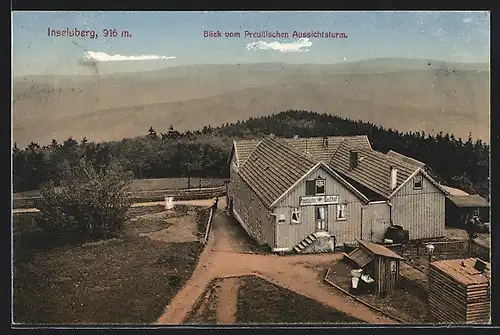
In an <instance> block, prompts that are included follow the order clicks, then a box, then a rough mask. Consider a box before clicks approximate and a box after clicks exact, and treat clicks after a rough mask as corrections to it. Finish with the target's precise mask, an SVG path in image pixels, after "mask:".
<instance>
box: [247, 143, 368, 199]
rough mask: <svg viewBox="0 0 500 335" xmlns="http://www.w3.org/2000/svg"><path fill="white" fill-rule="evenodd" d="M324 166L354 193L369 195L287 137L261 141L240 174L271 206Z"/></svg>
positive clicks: (359, 195) (363, 196)
mask: <svg viewBox="0 0 500 335" xmlns="http://www.w3.org/2000/svg"><path fill="white" fill-rule="evenodd" d="M319 167H323V168H324V169H325V171H327V172H328V173H329V174H330V175H331V176H332V177H334V178H335V179H337V180H338V181H339V182H340V183H341V184H343V185H344V186H345V187H346V188H347V189H349V190H350V191H351V192H353V194H355V195H356V196H358V197H359V198H361V199H362V200H363V201H365V202H368V198H367V197H366V196H365V195H363V194H362V193H361V192H359V191H358V190H357V189H356V188H355V187H353V186H352V185H350V184H349V183H348V182H347V181H346V180H345V179H343V178H342V176H340V175H339V174H338V173H337V172H336V171H334V170H333V169H331V168H330V167H329V166H328V165H326V164H325V163H323V162H321V161H320V162H315V161H314V160H313V159H312V158H311V157H309V156H306V155H304V154H302V153H301V152H299V151H298V150H296V149H295V148H293V147H292V146H290V145H289V144H288V143H287V142H286V141H285V140H283V139H279V138H276V137H274V136H268V137H266V138H264V139H263V140H262V141H260V142H259V143H258V144H257V146H256V147H255V149H254V150H253V151H252V152H251V153H250V155H249V156H248V158H247V159H246V160H245V162H244V163H243V164H242V165H241V166H240V168H239V170H238V173H239V175H240V176H241V178H242V179H243V180H244V181H245V182H246V183H247V184H248V186H249V187H250V188H251V189H252V190H253V191H254V192H255V194H256V195H257V196H258V197H259V198H260V199H261V201H262V203H263V204H264V205H265V206H266V207H267V208H270V207H272V206H274V205H275V204H276V203H277V202H278V201H279V200H280V199H282V198H283V197H284V196H285V195H286V194H287V193H288V192H289V191H290V190H291V189H293V187H294V186H295V185H297V184H298V183H299V182H300V181H301V180H302V179H303V178H305V177H306V176H307V174H308V173H310V172H312V171H314V170H315V169H316V168H319Z"/></svg>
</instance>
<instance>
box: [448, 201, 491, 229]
mask: <svg viewBox="0 0 500 335" xmlns="http://www.w3.org/2000/svg"><path fill="white" fill-rule="evenodd" d="M455 194H458V193H454V194H453V195H448V196H447V197H446V205H445V207H446V219H445V220H446V225H447V226H452V227H453V226H455V227H456V226H463V225H464V224H466V223H467V221H468V220H469V219H471V218H472V217H477V218H478V219H479V220H480V222H483V223H484V222H490V203H489V202H488V200H486V199H484V198H483V197H481V196H480V195H478V194H474V195H469V194H467V193H465V194H460V195H455Z"/></svg>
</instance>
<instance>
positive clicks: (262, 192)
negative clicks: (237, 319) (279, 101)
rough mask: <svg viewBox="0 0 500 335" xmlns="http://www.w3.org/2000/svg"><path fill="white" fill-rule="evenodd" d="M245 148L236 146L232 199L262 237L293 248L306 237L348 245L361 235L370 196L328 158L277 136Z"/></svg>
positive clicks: (231, 206)
mask: <svg viewBox="0 0 500 335" xmlns="http://www.w3.org/2000/svg"><path fill="white" fill-rule="evenodd" d="M248 143H249V142H246V143H244V144H245V145H248ZM243 148H245V146H239V145H238V144H236V145H235V147H233V155H232V158H231V180H230V186H229V192H228V204H229V209H230V211H231V212H232V213H233V214H234V216H235V218H236V219H237V220H238V221H239V222H240V224H241V225H242V226H243V228H245V230H246V231H247V232H248V233H249V235H250V236H252V237H253V238H255V240H256V241H257V242H259V243H260V244H267V245H269V246H270V247H271V248H272V249H273V250H274V251H289V250H291V249H292V248H293V247H295V246H298V245H299V244H300V243H302V242H306V239H308V240H307V241H311V243H312V241H313V240H316V239H317V238H318V237H322V238H333V239H334V241H333V245H342V244H343V243H344V242H348V241H354V238H355V237H358V236H360V229H361V224H360V223H361V221H360V220H361V216H360V214H361V207H362V206H363V205H364V204H367V203H368V199H367V198H366V197H365V196H364V195H363V194H361V193H360V192H359V191H358V190H356V189H355V188H354V187H353V186H352V185H350V184H349V183H347V182H346V181H345V180H344V179H343V178H342V177H340V176H339V175H338V173H336V172H335V171H333V170H332V169H331V168H330V167H329V166H328V165H327V164H325V163H324V162H322V161H319V162H317V161H315V159H314V158H312V157H311V156H309V155H305V154H302V153H301V152H299V151H298V150H297V149H296V148H295V147H293V146H291V145H289V144H288V143H287V142H286V141H284V140H282V139H277V138H274V137H266V138H264V139H263V140H261V141H259V142H258V144H257V145H256V146H255V147H254V148H253V150H252V151H251V152H250V154H249V155H248V156H243V155H242V153H243V152H245V153H247V152H248V150H242V149H243ZM347 208H349V209H347ZM308 243H309V242H308ZM311 243H309V244H311ZM302 245H304V244H302Z"/></svg>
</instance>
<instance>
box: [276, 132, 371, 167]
mask: <svg viewBox="0 0 500 335" xmlns="http://www.w3.org/2000/svg"><path fill="white" fill-rule="evenodd" d="M325 139H327V145H326V146H325V142H324V140H325ZM283 140H285V141H286V142H287V143H288V144H289V145H291V146H292V147H294V148H295V149H297V150H298V151H300V152H301V153H304V154H306V155H309V156H310V157H311V158H312V159H313V160H314V161H316V162H320V161H322V162H325V163H328V161H330V158H331V157H332V156H333V154H334V153H335V151H336V150H337V148H338V147H339V145H340V144H341V143H342V142H347V143H349V145H351V146H353V147H362V148H365V149H368V150H371V148H372V147H371V145H370V141H369V140H368V136H366V135H355V136H328V137H304V138H284V139H283Z"/></svg>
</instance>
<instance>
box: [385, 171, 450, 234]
mask: <svg viewBox="0 0 500 335" xmlns="http://www.w3.org/2000/svg"><path fill="white" fill-rule="evenodd" d="M422 177H423V178H422V183H423V187H422V189H420V190H415V189H414V188H413V180H409V181H408V182H407V183H406V184H405V185H403V187H401V188H400V189H399V190H398V192H397V193H396V194H395V195H394V196H393V197H392V199H391V203H392V210H391V212H392V214H391V216H392V224H394V225H400V226H402V227H403V228H404V229H407V230H408V231H409V234H410V240H416V239H426V238H436V237H443V236H445V194H444V193H443V192H442V191H441V190H440V189H438V188H437V187H436V186H435V185H434V184H432V182H431V181H430V180H429V179H427V178H426V177H425V176H424V175H422Z"/></svg>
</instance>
